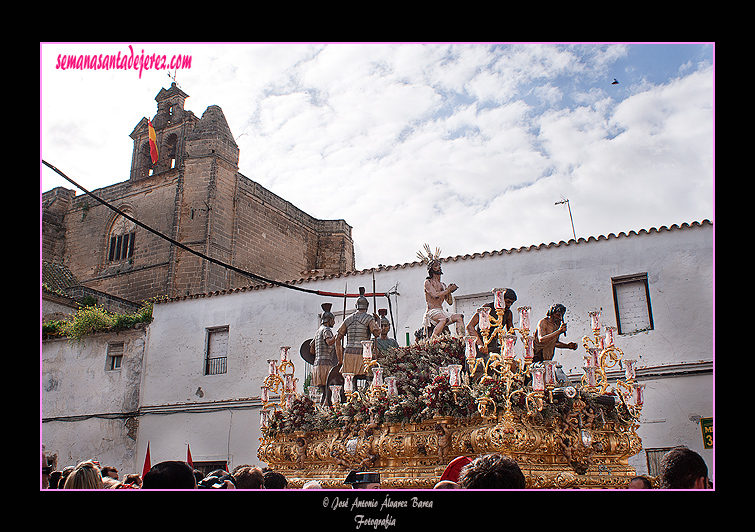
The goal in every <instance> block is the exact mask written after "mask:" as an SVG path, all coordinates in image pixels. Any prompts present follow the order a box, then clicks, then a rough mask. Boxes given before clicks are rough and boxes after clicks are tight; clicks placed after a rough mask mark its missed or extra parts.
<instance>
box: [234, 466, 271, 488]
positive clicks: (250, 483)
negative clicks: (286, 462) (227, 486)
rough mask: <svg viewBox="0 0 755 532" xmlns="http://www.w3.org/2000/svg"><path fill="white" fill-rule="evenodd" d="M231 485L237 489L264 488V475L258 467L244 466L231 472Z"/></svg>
mask: <svg viewBox="0 0 755 532" xmlns="http://www.w3.org/2000/svg"><path fill="white" fill-rule="evenodd" d="M232 476H233V483H234V484H235V485H236V487H237V488H238V489H242V490H258V489H262V488H263V487H264V480H265V478H264V475H263V474H262V470H261V469H260V468H259V467H254V466H244V467H241V468H238V469H234V471H233V475H232Z"/></svg>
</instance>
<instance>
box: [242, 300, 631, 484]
mask: <svg viewBox="0 0 755 532" xmlns="http://www.w3.org/2000/svg"><path fill="white" fill-rule="evenodd" d="M503 296H504V289H498V288H497V289H494V290H493V302H494V304H493V305H488V306H484V307H481V308H480V309H479V310H478V311H477V318H478V324H477V326H478V328H479V329H478V330H479V331H480V333H481V335H480V336H481V338H482V344H483V346H485V347H487V346H489V345H491V343H495V342H497V345H498V346H500V349H499V351H500V352H499V353H495V352H489V353H485V351H488V350H487V349H481V346H480V345H479V343H480V342H479V338H478V337H473V336H457V337H454V336H451V335H450V334H445V335H440V336H435V337H429V335H428V337H427V338H423V339H420V340H419V341H417V342H416V343H414V344H412V345H409V346H406V347H391V348H389V349H387V350H380V352H379V353H378V352H377V349H376V348H375V347H376V344H375V342H374V339H371V340H364V341H362V342H361V343H362V358H363V362H364V369H365V372H366V374H367V376H368V377H367V378H366V379H364V380H363V381H362V382H361V383H360V384H357V381H356V379H355V378H354V375H353V374H349V373H342V372H340V371H339V370H340V365H339V366H338V367H336V368H334V370H333V371H331V375H330V376H329V377H328V386H327V389H326V394H327V400H324V398H323V396H322V391H323V390H322V387H319V388H318V387H316V386H309V387H308V389H307V390H306V393H299V392H297V382H296V379H295V378H294V363H293V361H292V356H291V348H290V347H288V346H284V347H281V348H280V357H279V358H276V359H270V360H268V368H269V370H268V375H267V378H266V379H265V382H264V384H263V386H262V390H261V397H262V402H263V409H262V411H261V420H260V423H261V433H262V437H261V438H260V446H259V449H258V452H257V455H258V457H259V459H260V460H261V461H263V462H265V463H267V464H268V466H269V467H270V468H272V469H275V470H277V471H279V472H281V473H282V474H284V475H285V476H286V477H287V478H288V480H289V483H290V485H292V486H294V487H301V486H302V485H303V484H304V483H305V482H307V481H308V480H312V479H315V480H318V481H319V482H320V484H321V485H322V486H323V487H325V488H343V487H346V486H344V484H343V481H344V478H345V477H346V475H347V474H348V473H349V472H350V471H365V472H367V471H369V472H376V473H379V474H380V479H381V487H382V488H387V489H401V488H407V489H431V488H433V486H434V485H435V484H436V483H437V482H438V481H439V479H440V478H441V476H442V474H443V472H444V470H445V469H446V467H447V466H448V464H449V462H450V461H452V460H453V459H454V458H456V457H460V456H461V457H469V458H470V459H474V458H475V457H477V456H481V455H485V454H489V453H499V454H502V455H506V456H509V457H511V458H513V459H514V460H516V462H517V463H518V464H519V466H520V468H521V469H522V472H523V473H524V475H525V479H526V482H527V487H528V488H565V489H568V488H618V487H625V486H626V484H627V483H628V482H629V480H630V479H631V478H632V477H634V476H635V475H636V472H635V470H634V468H633V467H631V466H630V465H629V464H628V459H629V458H630V457H631V456H633V455H635V454H637V453H638V452H640V451H641V449H642V442H641V440H640V438H639V436H638V435H637V432H636V429H637V428H638V427H639V419H640V413H641V410H642V405H643V386H644V385H643V384H638V383H637V382H636V381H635V369H634V368H635V366H634V364H635V361H634V360H631V359H627V358H626V357H625V356H624V353H623V352H622V350H621V349H620V348H619V347H618V346H617V345H616V344H615V338H616V335H615V328H613V327H603V326H602V324H601V318H600V313H599V312H591V313H590V323H591V329H592V331H591V334H588V335H586V336H584V337H583V338H582V345H581V347H582V348H583V349H584V355H583V356H584V361H585V364H584V374H583V375H582V376H581V380H579V382H574V381H573V380H570V379H569V378H568V377H566V376H565V375H564V374H563V372H562V371H560V367H559V366H558V365H557V363H556V362H555V361H554V360H543V361H542V362H533V358H534V356H533V352H534V350H533V345H534V340H535V338H534V336H533V331H532V330H530V316H529V312H530V307H527V306H520V307H518V308H517V309H516V310H517V312H518V314H519V327H513V326H511V327H507V326H506V322H505V320H504V314H505V312H506V310H507V309H506V307H505V303H504V301H503ZM491 307H492V308H491ZM305 344H306V346H307V348H308V347H309V343H308V342H305ZM517 344H518V345H517ZM302 356H303V357H304V346H302ZM305 358H306V357H305ZM622 369H623V377H624V378H623V379H622V378H616V377H615V375H617V373H618V374H619V375H621V374H622V372H621V370H622ZM609 371H610V373H611V375H612V379H611V380H612V381H613V382H612V383H609V376H608V373H609ZM333 375H336V376H337V378H333Z"/></svg>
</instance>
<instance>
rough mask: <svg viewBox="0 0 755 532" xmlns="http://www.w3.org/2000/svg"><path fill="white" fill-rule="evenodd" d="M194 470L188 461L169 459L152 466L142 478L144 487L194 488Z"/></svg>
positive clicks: (157, 488) (195, 485) (195, 483)
mask: <svg viewBox="0 0 755 532" xmlns="http://www.w3.org/2000/svg"><path fill="white" fill-rule="evenodd" d="M196 487H197V482H196V480H195V479H194V471H193V470H192V469H191V467H190V466H189V464H187V463H186V462H180V461H178V460H167V461H165V462H160V463H159V464H155V465H154V466H152V469H150V470H149V471H148V472H147V474H145V475H144V478H142V489H153V490H159V489H194V488H196Z"/></svg>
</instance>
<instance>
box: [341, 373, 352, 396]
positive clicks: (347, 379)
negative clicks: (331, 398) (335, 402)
mask: <svg viewBox="0 0 755 532" xmlns="http://www.w3.org/2000/svg"><path fill="white" fill-rule="evenodd" d="M343 391H344V392H346V393H353V392H354V374H353V373H344V374H343Z"/></svg>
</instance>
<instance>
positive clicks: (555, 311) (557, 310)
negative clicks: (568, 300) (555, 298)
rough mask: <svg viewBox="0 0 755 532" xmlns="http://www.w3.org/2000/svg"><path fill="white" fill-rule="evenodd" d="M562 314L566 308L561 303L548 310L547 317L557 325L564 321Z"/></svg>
mask: <svg viewBox="0 0 755 532" xmlns="http://www.w3.org/2000/svg"><path fill="white" fill-rule="evenodd" d="M564 314H566V307H565V306H563V305H562V304H561V303H556V304H555V305H553V306H552V307H551V308H549V309H548V317H549V318H551V319H552V320H554V321H555V322H557V323H560V322H561V320H563V319H564Z"/></svg>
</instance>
